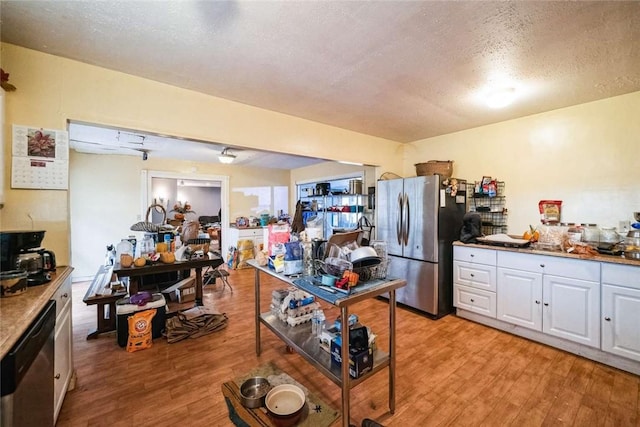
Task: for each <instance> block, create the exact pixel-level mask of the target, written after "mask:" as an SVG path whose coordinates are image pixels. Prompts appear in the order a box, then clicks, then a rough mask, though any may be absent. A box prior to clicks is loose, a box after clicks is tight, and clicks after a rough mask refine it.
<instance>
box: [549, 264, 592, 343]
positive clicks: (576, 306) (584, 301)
mask: <svg viewBox="0 0 640 427" xmlns="http://www.w3.org/2000/svg"><path fill="white" fill-rule="evenodd" d="M542 295H543V301H542V303H543V310H542V311H543V315H542V325H543V327H542V331H543V332H544V333H546V334H550V335H555V336H557V337H560V338H564V339H567V340H570V341H575V342H577V343H580V344H584V345H588V346H591V347H596V348H600V284H599V283H598V282H590V281H586V280H579V279H572V278H567V277H558V276H552V275H548V274H545V275H544V279H543V289H542Z"/></svg>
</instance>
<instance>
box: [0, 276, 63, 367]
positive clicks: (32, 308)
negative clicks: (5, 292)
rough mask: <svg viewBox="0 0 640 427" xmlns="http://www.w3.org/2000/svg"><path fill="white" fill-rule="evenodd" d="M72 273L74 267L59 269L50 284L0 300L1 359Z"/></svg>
mask: <svg viewBox="0 0 640 427" xmlns="http://www.w3.org/2000/svg"><path fill="white" fill-rule="evenodd" d="M72 271H73V267H58V268H56V271H55V273H52V275H51V277H52V280H51V281H50V282H49V283H46V284H44V285H39V286H31V287H29V288H27V291H26V292H24V293H22V294H20V295H15V296H12V297H5V298H0V357H4V355H5V354H7V353H8V352H9V350H11V348H12V347H13V345H14V344H15V343H16V342H17V341H18V339H19V338H20V336H21V335H22V334H23V333H24V332H25V331H26V330H27V328H28V327H29V324H31V322H32V321H33V320H34V319H35V318H36V316H37V315H38V314H39V313H40V311H41V310H42V309H43V308H44V306H45V305H46V303H47V302H48V301H49V300H50V299H51V298H52V297H53V294H54V293H55V292H56V291H57V290H58V288H59V287H60V286H61V285H62V284H63V283H64V282H65V280H66V279H67V277H69V275H70V274H71V272H72Z"/></svg>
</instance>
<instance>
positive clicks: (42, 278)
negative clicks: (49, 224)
mask: <svg viewBox="0 0 640 427" xmlns="http://www.w3.org/2000/svg"><path fill="white" fill-rule="evenodd" d="M44 233H45V232H44V231H0V271H13V270H23V271H26V272H27V286H37V285H42V284H44V283H48V282H50V281H51V272H52V271H55V269H56V257H55V255H54V253H53V252H51V251H49V250H46V249H43V248H41V247H40V244H41V243H42V240H43V239H44Z"/></svg>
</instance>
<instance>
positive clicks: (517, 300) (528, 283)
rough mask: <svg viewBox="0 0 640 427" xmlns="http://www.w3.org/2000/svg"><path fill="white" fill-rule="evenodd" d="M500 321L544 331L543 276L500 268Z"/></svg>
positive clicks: (498, 292)
mask: <svg viewBox="0 0 640 427" xmlns="http://www.w3.org/2000/svg"><path fill="white" fill-rule="evenodd" d="M497 295H498V320H503V321H505V322H509V323H513V324H514V325H520V326H524V327H525V328H530V329H535V330H536V331H541V330H542V274H540V273H532V272H529V271H521V270H512V269H510V268H501V267H499V268H498V291H497Z"/></svg>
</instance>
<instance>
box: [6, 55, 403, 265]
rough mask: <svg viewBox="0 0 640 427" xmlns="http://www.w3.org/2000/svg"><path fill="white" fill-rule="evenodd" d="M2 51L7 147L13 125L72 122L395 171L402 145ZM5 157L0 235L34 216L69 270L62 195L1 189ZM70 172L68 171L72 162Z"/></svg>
mask: <svg viewBox="0 0 640 427" xmlns="http://www.w3.org/2000/svg"><path fill="white" fill-rule="evenodd" d="M1 49H2V51H1V55H2V67H3V69H5V70H6V71H8V72H9V73H10V74H11V83H12V84H13V85H15V86H16V87H17V88H18V89H17V91H15V92H10V93H7V94H6V99H5V102H6V117H5V118H6V120H5V127H4V135H5V138H6V140H7V141H10V140H11V125H12V124H19V125H29V126H37V127H43V128H50V129H65V128H66V123H67V120H68V119H71V120H78V121H84V122H90V123H97V124H105V125H111V126H118V127H125V128H131V129H137V130H140V131H148V132H153V133H160V134H166V135H172V136H178V137H187V138H193V139H197V140H203V141H215V142H220V143H225V144H229V145H237V146H242V147H249V148H260V149H267V150H272V151H278V152H284V153H290V154H298V155H306V156H311V157H320V158H325V159H330V160H347V161H359V162H361V161H364V162H366V163H369V164H379V165H387V164H388V165H389V168H395V169H401V167H402V158H401V152H400V150H401V144H399V143H397V142H393V141H389V140H385V139H381V138H375V137H371V136H367V135H364V134H359V133H356V132H351V131H346V130H343V129H339V128H336V127H332V126H327V125H322V124H319V123H315V122H311V121H308V120H303V119H300V118H296V117H292V116H287V115H284V114H280V113H276V112H272V111H268V110H264V109H259V108H255V107H250V106H247V105H244V104H240V103H236V102H231V101H227V100H223V99H220V98H215V97H211V96H207V95H203V94H200V93H196V92H193V91H189V90H184V89H179V88H176V87H172V86H169V85H166V84H162V83H157V82H154V81H151V80H146V79H142V78H138V77H133V76H130V75H127V74H123V73H119V72H114V71H111V70H107V69H104V68H99V67H95V66H91V65H87V64H83V63H80V62H76V61H71V60H68V59H65V58H61V57H56V56H52V55H47V54H43V53H40V52H37V51H33V50H29V49H24V48H21V47H18V46H14V45H10V44H6V43H3V44H2V45H1ZM5 156H6V159H5V165H3V166H5V167H3V173H4V177H5V192H6V197H5V202H6V203H5V207H4V208H3V209H2V210H0V215H1V217H0V228H1V229H3V230H8V229H19V228H31V223H30V221H29V220H28V218H26V216H25V212H32V213H34V216H35V218H36V224H35V227H37V228H43V229H45V230H47V234H46V237H45V241H44V242H43V245H44V246H46V247H49V248H50V249H52V250H54V251H56V253H57V254H58V262H59V264H65V263H68V262H69V255H68V254H69V253H70V251H69V245H68V243H67V242H68V241H69V237H70V236H69V208H68V205H69V194H68V192H67V191H49V190H45V191H39V190H38V191H36V190H11V189H10V188H7V187H9V185H10V167H9V165H10V156H11V148H10V144H5ZM72 160H73V159H72ZM70 167H71V168H73V167H75V165H74V163H73V162H72V163H71V165H70ZM167 167H173V165H171V166H169V165H167ZM171 170H174V169H171ZM126 173H127V174H128V173H130V172H126ZM235 173H236V172H229V175H230V176H235ZM239 174H248V175H245V176H247V179H249V178H255V179H256V181H255V182H253V183H252V185H260V183H261V182H262V176H261V175H260V171H259V170H258V169H256V170H254V171H253V172H250V171H249V172H247V171H241V172H239ZM286 182H287V183H288V182H289V181H288V178H287V181H286ZM285 185H286V183H285ZM232 209H233V206H232Z"/></svg>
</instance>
